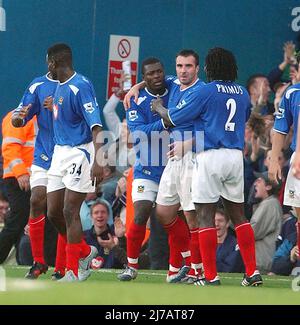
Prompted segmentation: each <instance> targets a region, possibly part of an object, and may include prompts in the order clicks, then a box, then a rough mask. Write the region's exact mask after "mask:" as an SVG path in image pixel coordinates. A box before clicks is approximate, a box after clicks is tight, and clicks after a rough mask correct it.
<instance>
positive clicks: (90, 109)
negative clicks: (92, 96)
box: [83, 102, 95, 114]
mask: <svg viewBox="0 0 300 325" xmlns="http://www.w3.org/2000/svg"><path fill="white" fill-rule="evenodd" d="M83 107H84V109H85V111H86V112H87V113H90V114H92V113H93V112H94V110H95V108H94V106H93V103H92V102H89V103H86V104H83Z"/></svg>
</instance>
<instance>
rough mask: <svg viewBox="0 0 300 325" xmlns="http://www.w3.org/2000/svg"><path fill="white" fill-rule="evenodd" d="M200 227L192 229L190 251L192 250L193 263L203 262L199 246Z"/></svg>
mask: <svg viewBox="0 0 300 325" xmlns="http://www.w3.org/2000/svg"><path fill="white" fill-rule="evenodd" d="M198 232H199V228H193V229H190V235H191V240H190V251H191V263H192V264H201V263H202V258H201V254H200V248H199V239H198V237H199V235H198Z"/></svg>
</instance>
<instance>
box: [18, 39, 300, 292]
mask: <svg viewBox="0 0 300 325" xmlns="http://www.w3.org/2000/svg"><path fill="white" fill-rule="evenodd" d="M47 60H48V69H49V73H48V74H47V75H46V76H43V77H40V78H37V79H35V80H34V81H33V82H32V83H31V84H30V85H29V87H28V90H27V91H26V93H25V94H24V96H23V98H22V101H21V104H20V106H19V107H18V108H17V109H16V110H15V113H14V115H13V118H12V120H13V125H15V126H18V127H19V126H23V125H24V124H25V123H26V122H27V121H28V120H30V119H31V118H32V117H33V116H34V115H36V116H37V120H38V124H39V133H38V136H37V142H36V148H35V155H34V162H33V167H32V174H31V188H32V192H33V193H34V191H35V190H36V191H40V190H41V188H42V189H43V191H45V193H46V190H45V189H47V209H48V210H47V216H48V217H49V218H50V219H51V220H52V222H53V224H54V225H55V226H56V228H57V230H58V232H59V239H58V249H57V256H58V257H57V260H58V261H61V260H63V256H64V254H65V255H66V258H65V260H66V262H65V264H64V263H60V264H59V265H56V268H55V272H56V274H57V278H61V279H60V281H63V282H65V281H67V282H72V281H78V280H85V279H86V278H87V277H88V276H89V275H90V270H89V266H90V262H91V260H92V259H93V258H94V257H95V256H96V255H97V251H96V250H95V248H94V247H91V246H89V245H87V244H86V243H85V241H84V239H83V238H82V231H81V224H80V218H79V209H80V206H81V203H82V201H83V200H84V197H85V194H86V193H88V192H91V191H93V186H94V185H95V183H96V182H100V181H101V179H102V175H103V164H102V161H101V157H102V156H103V155H101V154H100V155H99V154H98V153H99V151H101V146H102V144H103V143H102V142H103V141H101V120H100V111H99V107H98V104H97V101H96V97H95V92H94V89H93V86H92V84H91V83H90V81H89V80H88V79H86V78H85V77H84V76H82V75H80V74H78V73H76V72H75V71H74V70H73V66H72V53H71V49H70V48H69V47H68V46H67V45H66V44H56V45H54V46H52V47H51V48H49V49H48V56H47ZM237 70H238V69H237V64H236V60H235V57H234V55H233V54H232V53H231V52H230V51H228V50H226V49H223V48H213V49H211V50H209V52H208V54H207V56H206V58H205V64H204V71H205V73H206V78H207V83H204V82H203V81H201V80H199V78H198V73H199V57H198V55H197V53H196V52H195V51H193V50H182V51H180V52H179V53H178V54H177V56H176V74H177V76H176V77H165V74H164V68H163V65H162V63H161V62H160V61H159V60H158V59H156V58H148V59H146V60H144V61H143V64H142V75H143V82H141V83H140V84H138V85H136V86H134V87H133V88H132V90H130V92H129V93H128V94H127V96H126V97H125V100H124V106H125V108H126V109H127V111H126V118H127V123H128V127H129V129H130V132H131V134H132V137H133V140H134V142H135V147H136V148H137V150H136V162H135V165H134V166H133V168H134V180H133V184H132V199H133V204H134V220H133V222H132V223H131V225H130V227H129V230H128V233H127V260H128V264H127V267H126V269H125V270H123V271H122V272H121V273H120V274H118V278H119V280H121V281H130V280H133V279H135V278H136V277H137V274H138V259H139V254H140V249H141V245H142V242H143V240H144V237H145V232H146V223H147V220H148V218H149V216H150V214H151V210H152V208H153V203H154V202H156V215H157V218H158V220H159V221H160V222H161V224H162V225H163V227H164V228H165V230H166V232H167V234H168V238H169V240H168V242H169V249H170V258H169V270H168V274H167V282H171V283H173V282H186V283H191V284H195V285H201V286H202V285H220V279H219V277H218V274H217V268H216V249H217V234H216V229H215V226H214V216H215V212H216V209H217V204H218V202H219V200H220V198H221V199H222V203H223V206H224V208H225V211H226V213H227V214H228V216H229V217H230V219H231V221H232V224H233V225H234V228H235V232H236V237H237V242H238V245H239V249H240V252H241V256H242V258H243V262H244V264H245V275H244V278H243V279H242V282H241V284H242V285H243V286H258V285H260V284H262V282H263V281H262V277H261V275H260V273H259V271H258V270H257V269H256V259H255V239H254V233H253V230H252V227H251V225H250V224H249V222H248V221H247V219H246V218H245V216H244V212H243V202H244V193H243V192H244V176H243V148H244V133H245V126H246V122H247V120H248V119H249V116H250V114H251V103H250V98H249V94H248V92H247V90H246V89H245V88H244V87H242V86H240V85H238V84H236V83H235V80H236V79H237ZM298 88H299V87H298ZM298 88H297V87H296V86H295V87H292V88H291V89H288V91H287V93H286V95H285V98H284V99H283V103H284V106H283V107H282V111H281V113H282V114H281V115H278V116H277V117H276V123H275V127H274V129H275V130H276V131H278V133H279V134H280V133H286V132H288V129H289V127H290V126H291V125H292V124H293V122H294V124H297V118H298V115H297V114H296V113H295V111H296V110H295V108H293V106H292V105H294V104H293V100H292V99H293V96H297V94H298V93H299V92H297V91H296V90H298ZM50 97H51V100H50ZM52 99H53V101H52ZM49 102H50V103H51V110H47V109H45V107H44V106H48V105H49ZM284 110H285V111H289V114H284ZM164 136H166V137H169V141H170V142H169V143H170V145H169V146H168V149H166V148H165V147H164V146H165V141H158V142H157V137H158V138H163V137H164ZM294 137H296V135H295V136H294ZM153 143H158V144H159V145H155V146H154V145H153ZM293 143H294V144H295V141H294V142H293ZM151 144H152V145H151ZM166 151H168V152H167V157H168V160H167V162H166V161H165V159H164V157H163V156H164V153H166ZM95 153H96V154H95ZM276 159H277V160H278V158H276V152H274V154H273V160H274V164H275V163H276ZM153 161H155V162H156V163H155V164H154V163H153ZM50 162H51V164H50ZM292 177H294V176H293V175H290V178H292ZM94 180H95V181H96V182H94V183H93V181H94ZM294 183H297V181H294ZM291 205H293V206H297V202H293V204H291ZM32 211H34V209H33V207H32ZM41 215H42V213H32V212H31V216H30V220H32V221H33V222H32V223H31V224H30V231H31V232H32V234H33V235H32V236H31V243H32V250H33V257H34V261H35V263H34V265H33V267H32V268H31V270H30V271H29V273H28V274H27V276H28V277H31V278H36V277H38V276H39V274H41V273H44V272H46V266H44V262H43V260H38V259H37V258H36V257H35V249H34V248H35V247H36V251H39V252H40V249H38V247H37V246H38V245H39V241H38V240H37V239H35V233H36V232H35V231H34V227H35V226H36V225H38V221H39V218H41ZM30 235H31V233H30ZM60 256H62V258H60Z"/></svg>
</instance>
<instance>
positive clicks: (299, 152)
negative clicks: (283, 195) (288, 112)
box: [292, 119, 300, 179]
mask: <svg viewBox="0 0 300 325" xmlns="http://www.w3.org/2000/svg"><path fill="white" fill-rule="evenodd" d="M299 126H300V119H298V130H297V140H296V151H295V157H294V160H293V163H292V172H293V175H294V176H295V177H297V178H298V179H300V129H299Z"/></svg>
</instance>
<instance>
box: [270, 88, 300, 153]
mask: <svg viewBox="0 0 300 325" xmlns="http://www.w3.org/2000/svg"><path fill="white" fill-rule="evenodd" d="M299 110H300V83H298V84H296V85H293V86H290V87H289V88H288V89H287V90H286V92H285V93H284V96H283V97H282V99H281V101H280V104H279V113H280V114H278V115H276V117H275V123H274V130H275V131H276V132H279V133H282V134H287V133H289V131H290V127H291V126H292V125H294V133H293V139H292V144H291V149H292V150H294V151H295V150H296V141H297V130H298V116H299Z"/></svg>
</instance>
